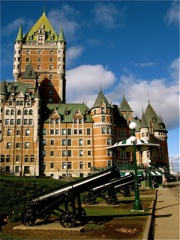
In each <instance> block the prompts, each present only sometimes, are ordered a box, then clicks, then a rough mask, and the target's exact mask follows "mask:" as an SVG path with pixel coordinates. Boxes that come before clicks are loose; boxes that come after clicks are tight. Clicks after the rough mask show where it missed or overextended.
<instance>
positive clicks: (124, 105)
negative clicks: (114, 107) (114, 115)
mask: <svg viewBox="0 0 180 240" xmlns="http://www.w3.org/2000/svg"><path fill="white" fill-rule="evenodd" d="M119 110H120V111H121V112H133V110H132V109H131V107H130V106H129V104H128V102H127V101H126V99H125V97H124V96H123V99H122V102H121V105H120V107H119Z"/></svg>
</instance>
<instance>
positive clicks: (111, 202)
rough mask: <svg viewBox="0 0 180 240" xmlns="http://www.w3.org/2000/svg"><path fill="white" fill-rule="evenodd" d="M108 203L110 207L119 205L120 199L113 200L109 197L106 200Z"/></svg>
mask: <svg viewBox="0 0 180 240" xmlns="http://www.w3.org/2000/svg"><path fill="white" fill-rule="evenodd" d="M106 203H107V204H108V205H113V204H117V203H118V199H117V197H116V198H111V197H109V198H107V199H106Z"/></svg>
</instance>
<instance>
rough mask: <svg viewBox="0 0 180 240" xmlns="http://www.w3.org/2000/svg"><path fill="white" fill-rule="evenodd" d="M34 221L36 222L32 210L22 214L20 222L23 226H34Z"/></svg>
mask: <svg viewBox="0 0 180 240" xmlns="http://www.w3.org/2000/svg"><path fill="white" fill-rule="evenodd" d="M35 221H36V217H35V214H34V213H33V211H32V210H30V209H28V210H25V211H24V212H23V213H22V215H21V222H22V223H23V224H24V225H25V226H32V225H34V223H35Z"/></svg>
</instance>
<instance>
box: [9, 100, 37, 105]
mask: <svg viewBox="0 0 180 240" xmlns="http://www.w3.org/2000/svg"><path fill="white" fill-rule="evenodd" d="M39 104H40V102H39ZM15 105H16V106H28V107H30V106H32V102H31V101H30V100H28V101H15V102H14V101H13V100H9V106H15Z"/></svg>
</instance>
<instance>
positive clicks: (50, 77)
mask: <svg viewBox="0 0 180 240" xmlns="http://www.w3.org/2000/svg"><path fill="white" fill-rule="evenodd" d="M49 79H50V80H51V79H52V74H50V75H49ZM49 87H52V82H50V83H49Z"/></svg>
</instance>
